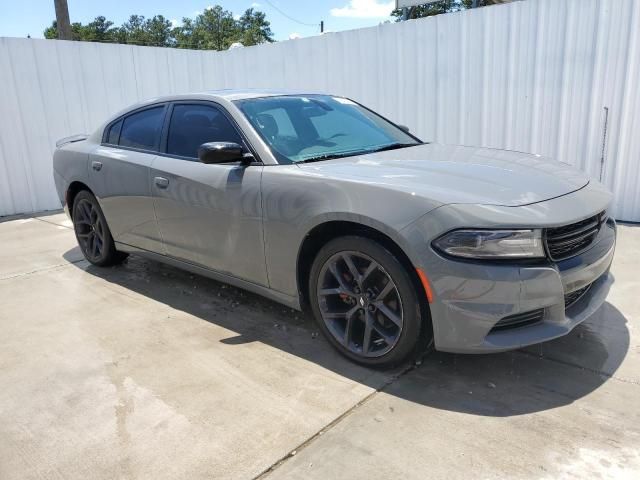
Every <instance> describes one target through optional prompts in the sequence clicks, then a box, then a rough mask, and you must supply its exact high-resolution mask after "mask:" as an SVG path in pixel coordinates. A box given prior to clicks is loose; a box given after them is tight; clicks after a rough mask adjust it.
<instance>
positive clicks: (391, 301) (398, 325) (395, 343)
mask: <svg viewBox="0 0 640 480" xmlns="http://www.w3.org/2000/svg"><path fill="white" fill-rule="evenodd" d="M309 280H310V281H309V299H310V303H311V308H312V310H313V313H314V316H315V318H316V321H317V323H318V325H319V326H320V329H321V330H322V331H323V333H324V334H325V336H326V337H327V338H328V339H329V341H330V342H331V343H332V344H333V345H334V346H335V347H336V348H337V349H338V351H340V352H341V353H342V354H343V355H345V356H347V357H349V358H350V359H351V360H354V361H356V362H358V363H360V364H363V365H367V366H385V367H388V366H392V365H394V364H397V363H399V362H401V361H403V360H405V359H406V358H407V356H408V355H409V354H410V353H412V351H413V350H414V349H415V347H416V345H417V343H418V339H419V337H420V329H421V326H422V312H421V306H420V301H419V299H418V292H417V289H416V286H415V283H414V282H413V281H412V279H411V277H410V275H409V273H408V272H407V270H406V269H405V268H404V266H403V265H402V264H401V263H400V262H399V261H398V259H397V258H396V257H395V256H394V255H393V254H392V253H391V252H389V251H388V250H387V249H385V248H384V247H383V246H382V245H380V244H379V243H377V242H375V241H373V240H370V239H368V238H364V237H357V236H348V237H342V238H337V239H335V240H332V241H330V242H329V243H327V244H326V245H325V246H324V247H323V248H322V249H321V250H320V252H318V255H317V256H316V259H315V260H314V263H313V266H312V268H311V274H310V279H309Z"/></svg>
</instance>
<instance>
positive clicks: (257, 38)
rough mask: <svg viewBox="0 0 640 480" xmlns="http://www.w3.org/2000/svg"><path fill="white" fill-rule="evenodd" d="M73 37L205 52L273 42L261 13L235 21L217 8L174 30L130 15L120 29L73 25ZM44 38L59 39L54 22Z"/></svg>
mask: <svg viewBox="0 0 640 480" xmlns="http://www.w3.org/2000/svg"><path fill="white" fill-rule="evenodd" d="M72 33H73V35H72V36H73V40H84V41H89V42H115V43H130V44H134V45H153V46H159V47H177V48H192V49H208V50H226V49H228V48H229V47H230V46H231V44H232V43H234V42H241V43H242V44H243V45H247V46H248V45H257V44H260V43H265V42H273V33H272V32H271V25H270V23H269V21H268V20H267V18H266V15H265V14H264V13H262V12H259V11H256V10H254V9H253V8H249V9H248V10H246V11H245V12H244V14H243V15H242V16H241V17H240V18H239V19H238V20H236V19H235V18H234V16H233V13H232V12H230V11H228V10H225V9H224V8H222V7H221V6H219V5H216V6H215V7H210V8H207V9H205V10H204V11H203V12H202V13H200V14H198V15H197V16H196V17H195V18H194V19H191V18H183V19H182V24H181V25H180V26H177V27H173V26H172V25H171V22H170V21H169V20H167V19H166V18H165V17H163V16H162V15H156V16H154V17H152V18H149V19H147V18H145V17H144V16H142V15H131V16H130V17H129V19H128V20H127V21H126V22H124V23H123V24H122V25H121V26H120V27H114V25H113V22H112V21H110V20H107V19H106V18H105V17H103V16H99V17H96V18H95V19H94V20H93V21H92V22H90V23H88V24H87V25H82V24H81V23H74V24H73V25H72ZM44 36H45V38H49V39H55V38H58V31H57V25H56V22H55V21H54V22H53V23H52V24H51V26H50V27H49V28H47V29H45V31H44Z"/></svg>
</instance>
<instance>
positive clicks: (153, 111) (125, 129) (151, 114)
mask: <svg viewBox="0 0 640 480" xmlns="http://www.w3.org/2000/svg"><path fill="white" fill-rule="evenodd" d="M163 112H164V107H155V108H149V109H148V110H142V111H141V112H138V113H134V114H133V115H129V116H128V117H127V118H125V119H124V123H123V124H122V132H121V134H120V145H122V146H123V147H133V148H143V149H145V150H153V149H155V146H156V145H157V142H158V139H159V138H160V130H161V129H162V118H163ZM109 133H111V132H109Z"/></svg>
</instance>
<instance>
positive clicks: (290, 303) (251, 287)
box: [115, 242, 302, 310]
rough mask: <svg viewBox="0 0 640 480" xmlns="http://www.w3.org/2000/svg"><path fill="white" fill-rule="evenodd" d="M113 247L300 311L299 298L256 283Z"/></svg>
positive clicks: (128, 247) (127, 247) (133, 249)
mask: <svg viewBox="0 0 640 480" xmlns="http://www.w3.org/2000/svg"><path fill="white" fill-rule="evenodd" d="M115 246H116V250H119V251H121V252H126V253H133V254H136V255H140V256H141V257H145V258H148V259H150V260H154V261H156V262H160V263H166V264H167V265H171V266H173V267H176V268H180V269H182V270H186V271H188V272H191V273H194V274H196V275H202V276H203V277H207V278H211V279H213V280H216V281H218V282H222V283H227V284H229V285H233V286H234V287H238V288H241V289H243V290H248V291H250V292H253V293H256V294H258V295H261V296H263V297H265V298H268V299H269V300H273V301H274V302H278V303H281V304H283V305H286V306H287V307H289V308H293V309H295V310H301V309H302V308H301V306H300V298H299V297H292V296H291V295H287V294H285V293H282V292H277V291H275V290H272V289H270V288H268V287H264V286H262V285H258V284H256V283H252V282H248V281H246V280H242V279H240V278H237V277H234V276H232V275H228V274H226V273H220V272H216V271H214V270H210V269H208V268H205V267H201V266H199V265H194V264H193V263H189V262H185V261H182V260H178V259H177V258H173V257H168V256H166V255H161V254H159V253H155V252H150V251H148V250H143V249H141V248H137V247H132V246H131V245H126V244H124V243H120V242H115Z"/></svg>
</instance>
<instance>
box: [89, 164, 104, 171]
mask: <svg viewBox="0 0 640 480" xmlns="http://www.w3.org/2000/svg"><path fill="white" fill-rule="evenodd" d="M91 168H93V169H94V170H95V171H96V172H99V171H100V170H102V162H91Z"/></svg>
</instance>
